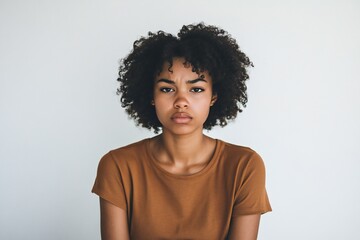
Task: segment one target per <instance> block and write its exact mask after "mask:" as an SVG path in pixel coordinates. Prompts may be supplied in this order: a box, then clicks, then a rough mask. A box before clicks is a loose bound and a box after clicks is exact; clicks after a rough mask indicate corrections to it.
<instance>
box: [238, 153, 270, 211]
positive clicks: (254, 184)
mask: <svg viewBox="0 0 360 240" xmlns="http://www.w3.org/2000/svg"><path fill="white" fill-rule="evenodd" d="M238 174H239V175H238V177H239V179H240V181H239V183H238V184H239V185H238V187H237V191H236V193H235V203H234V207H233V214H232V216H233V217H234V216H239V215H250V214H263V213H266V212H269V211H272V209H271V206H270V202H269V199H268V195H267V192H266V188H265V165H264V162H263V160H262V159H261V157H260V156H259V155H258V154H257V153H256V152H254V153H253V154H251V155H250V156H249V158H248V159H246V161H245V164H242V167H241V169H239V172H238Z"/></svg>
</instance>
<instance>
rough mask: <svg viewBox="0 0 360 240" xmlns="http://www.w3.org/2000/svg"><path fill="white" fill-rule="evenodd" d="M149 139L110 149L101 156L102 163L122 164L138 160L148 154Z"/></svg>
mask: <svg viewBox="0 0 360 240" xmlns="http://www.w3.org/2000/svg"><path fill="white" fill-rule="evenodd" d="M147 141H148V139H143V140H141V141H138V142H134V143H131V144H129V145H126V146H122V147H119V148H116V149H113V150H110V151H109V152H108V153H106V154H105V155H104V156H103V157H102V158H101V160H100V164H101V165H112V166H114V165H116V166H120V165H123V164H129V163H131V162H134V161H137V160H138V159H141V158H143V156H145V155H146V144H147Z"/></svg>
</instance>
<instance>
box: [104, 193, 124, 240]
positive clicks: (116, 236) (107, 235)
mask: <svg viewBox="0 0 360 240" xmlns="http://www.w3.org/2000/svg"><path fill="white" fill-rule="evenodd" d="M100 215H101V239H102V240H129V239H130V237H129V230H128V222H127V217H126V212H125V211H124V210H123V209H121V208H119V207H117V206H115V205H114V204H112V203H110V202H108V201H106V200H104V199H102V198H100Z"/></svg>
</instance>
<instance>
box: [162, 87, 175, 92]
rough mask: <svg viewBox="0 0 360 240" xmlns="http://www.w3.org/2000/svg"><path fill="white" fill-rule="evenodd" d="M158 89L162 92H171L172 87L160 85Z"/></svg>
mask: <svg viewBox="0 0 360 240" xmlns="http://www.w3.org/2000/svg"><path fill="white" fill-rule="evenodd" d="M160 91H161V92H164V93H169V92H173V91H174V89H172V88H168V87H162V88H160Z"/></svg>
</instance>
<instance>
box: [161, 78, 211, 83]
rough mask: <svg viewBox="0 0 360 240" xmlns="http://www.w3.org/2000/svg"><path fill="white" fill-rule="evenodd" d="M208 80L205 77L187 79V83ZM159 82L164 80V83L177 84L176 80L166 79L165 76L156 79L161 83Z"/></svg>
mask: <svg viewBox="0 0 360 240" xmlns="http://www.w3.org/2000/svg"><path fill="white" fill-rule="evenodd" d="M200 81H201V82H207V81H206V79H204V78H197V79H194V80H187V81H186V83H188V84H194V83H197V82H200ZM159 82H164V83H168V84H175V82H174V81H173V80H169V79H165V78H161V79H159V80H157V81H156V83H159Z"/></svg>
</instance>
